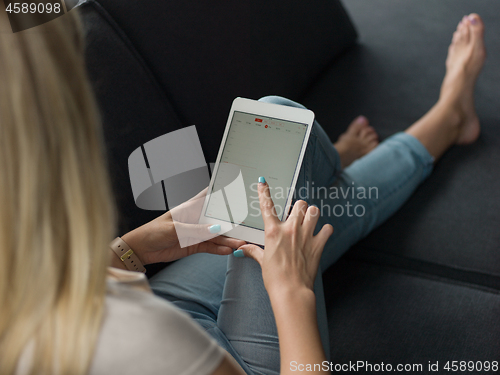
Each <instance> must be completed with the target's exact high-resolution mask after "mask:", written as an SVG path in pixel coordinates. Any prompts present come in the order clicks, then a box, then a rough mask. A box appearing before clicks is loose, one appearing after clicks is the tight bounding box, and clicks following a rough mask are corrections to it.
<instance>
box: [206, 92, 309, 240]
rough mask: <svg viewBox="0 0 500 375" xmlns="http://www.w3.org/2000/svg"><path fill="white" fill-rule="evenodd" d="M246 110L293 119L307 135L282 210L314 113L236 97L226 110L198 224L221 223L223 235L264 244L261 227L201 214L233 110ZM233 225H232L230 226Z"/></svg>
mask: <svg viewBox="0 0 500 375" xmlns="http://www.w3.org/2000/svg"><path fill="white" fill-rule="evenodd" d="M235 111H236V112H245V113H251V114H252V115H255V116H257V117H258V116H263V117H272V118H276V119H280V120H285V121H292V122H297V123H301V124H304V125H305V126H306V134H305V136H304V139H303V141H302V145H301V148H300V154H299V157H298V162H297V164H296V166H295V171H294V174H293V180H292V184H291V186H290V193H289V195H288V197H287V199H286V204H285V210H284V211H283V212H288V211H289V209H290V205H291V203H292V199H293V195H294V191H295V185H296V183H297V178H298V176H299V172H300V168H301V166H302V160H303V159H304V154H305V151H306V147H307V142H308V141H309V136H310V134H311V130H312V125H313V122H314V112H312V111H310V110H308V109H303V108H297V107H290V106H284V105H278V104H273V103H267V102H259V101H257V100H251V99H245V98H236V99H235V100H234V101H233V104H232V106H231V110H230V112H229V116H228V120H227V123H226V128H225V129H224V135H223V137H222V141H221V144H220V147H219V153H218V154H217V160H216V162H215V166H214V169H213V171H212V178H211V179H210V184H209V186H208V190H207V195H206V196H205V198H204V202H203V209H202V211H201V213H200V219H199V223H200V224H219V225H220V226H221V232H220V233H222V235H224V236H228V237H233V238H237V239H240V240H244V241H247V242H251V243H255V244H259V245H264V230H262V229H257V228H252V227H248V226H244V225H238V224H236V223H230V222H226V221H223V220H219V219H215V218H211V217H207V216H205V215H204V213H205V210H206V208H207V204H208V198H209V193H208V192H211V191H212V187H213V184H214V182H215V176H217V171H218V169H219V165H220V160H221V157H222V153H223V150H224V145H225V144H226V139H227V136H228V134H229V129H230V127H231V123H232V120H233V115H234V112H235ZM286 217H287V215H283V218H282V220H283V221H284V220H286ZM234 225H236V227H234V228H233V226H234Z"/></svg>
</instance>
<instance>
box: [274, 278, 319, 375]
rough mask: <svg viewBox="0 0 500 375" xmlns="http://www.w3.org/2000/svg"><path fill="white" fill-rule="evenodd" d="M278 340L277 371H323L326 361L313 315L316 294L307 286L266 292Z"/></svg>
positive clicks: (310, 372) (313, 372) (311, 372)
mask: <svg viewBox="0 0 500 375" xmlns="http://www.w3.org/2000/svg"><path fill="white" fill-rule="evenodd" d="M270 299H271V305H272V307H273V312H274V316H275V319H276V326H277V328H278V336H279V341H280V356H281V374H282V375H283V374H296V373H297V372H300V371H304V372H307V373H308V374H324V373H328V371H322V368H323V366H322V364H323V362H324V361H326V357H325V353H324V350H323V345H322V344H321V337H320V334H319V330H318V323H317V317H316V297H315V295H314V292H313V291H311V290H310V289H307V288H301V289H300V290H298V289H295V290H294V289H292V288H290V289H287V290H285V291H280V292H275V293H274V294H273V295H270Z"/></svg>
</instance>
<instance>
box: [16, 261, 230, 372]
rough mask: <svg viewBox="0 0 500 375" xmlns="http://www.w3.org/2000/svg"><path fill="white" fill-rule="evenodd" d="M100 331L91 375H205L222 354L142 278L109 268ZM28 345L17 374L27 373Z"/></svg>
mask: <svg viewBox="0 0 500 375" xmlns="http://www.w3.org/2000/svg"><path fill="white" fill-rule="evenodd" d="M107 286H108V290H107V295H106V301H105V310H104V316H103V323H102V329H101V333H100V335H99V339H98V342H97V346H96V351H95V356H94V359H93V361H92V364H91V367H90V375H112V374H120V375H149V374H151V375H158V374H161V375H170V374H172V375H174V374H175V375H191V374H192V375H195V374H196V375H209V374H212V373H213V372H214V371H215V369H216V368H217V367H218V366H219V364H220V363H221V361H222V359H223V357H224V355H225V353H226V352H225V351H224V350H223V349H222V348H221V347H219V346H218V345H217V343H216V342H215V341H214V340H213V339H212V338H211V337H210V336H208V335H207V334H206V333H205V331H204V330H203V329H202V328H201V327H200V326H199V325H198V324H197V323H196V322H195V321H194V320H192V319H191V318H190V317H189V316H188V315H187V314H186V313H184V312H182V311H181V310H179V309H177V308H176V307H175V306H174V305H173V304H171V303H169V302H167V301H165V300H163V299H161V298H159V297H156V296H154V295H153V293H152V292H151V289H150V288H149V284H148V282H147V279H146V276H145V275H144V274H142V273H138V272H130V271H123V270H119V269H116V268H108V280H107ZM32 349H33V345H28V348H26V350H25V352H24V353H23V355H22V356H21V360H20V363H19V366H18V368H17V372H16V374H18V375H21V374H25V373H26V364H27V363H29V362H28V361H29V358H30V356H31V353H32Z"/></svg>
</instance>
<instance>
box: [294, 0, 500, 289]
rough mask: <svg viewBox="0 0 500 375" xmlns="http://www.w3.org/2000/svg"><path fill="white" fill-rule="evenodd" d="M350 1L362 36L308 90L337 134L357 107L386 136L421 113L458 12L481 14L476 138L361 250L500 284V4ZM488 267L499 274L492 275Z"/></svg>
mask: <svg viewBox="0 0 500 375" xmlns="http://www.w3.org/2000/svg"><path fill="white" fill-rule="evenodd" d="M345 5H346V8H347V9H348V11H349V14H350V15H351V16H352V18H353V21H354V23H355V24H356V27H357V28H358V32H359V35H360V40H359V44H358V46H357V47H356V48H354V49H352V50H350V51H349V52H348V54H347V55H345V56H343V58H342V59H341V60H340V61H339V62H338V63H337V64H335V65H334V66H332V68H331V69H330V70H329V71H328V72H327V73H326V74H325V75H324V76H323V77H322V78H321V79H320V80H319V82H318V84H317V85H315V86H314V87H313V88H312V89H311V90H310V91H309V92H308V93H307V94H306V95H305V96H304V97H303V98H302V99H303V100H302V101H303V103H304V104H305V105H306V106H308V107H310V108H312V109H313V110H314V111H315V113H316V116H317V118H318V119H319V121H320V123H321V124H322V125H323V127H324V128H325V129H326V130H327V132H328V133H329V135H330V136H331V138H332V139H334V138H335V137H336V136H338V134H339V133H340V132H341V131H342V129H344V128H345V126H346V125H347V124H348V123H349V122H350V121H351V120H352V119H353V118H354V117H355V116H357V115H358V114H364V115H366V116H367V117H368V118H369V119H370V120H371V124H372V125H373V126H374V127H375V129H376V130H377V131H378V132H379V134H380V135H381V136H382V137H383V138H385V137H387V136H389V135H391V134H393V133H394V132H396V131H401V130H404V129H405V128H406V127H408V126H409V125H410V124H411V123H412V122H414V121H415V120H417V119H418V118H419V117H421V116H422V115H423V114H424V113H425V112H426V111H427V110H428V109H430V107H431V106H432V105H433V104H434V103H435V101H436V100H437V98H438V95H439V88H440V85H441V82H442V79H443V76H444V73H445V65H444V62H445V59H446V54H447V49H448V45H449V43H450V41H451V36H452V33H453V31H454V30H455V28H456V26H457V23H458V21H459V20H460V19H461V18H462V17H463V15H464V14H469V13H471V12H477V13H479V14H481V15H482V16H483V18H484V22H485V25H486V34H485V36H486V47H487V50H488V59H487V62H486V65H485V67H484V71H483V73H482V75H481V76H480V79H479V82H478V87H477V90H476V94H477V100H476V103H477V110H478V114H479V117H480V119H481V123H482V134H481V137H480V139H479V141H478V142H477V143H475V144H474V145H471V146H465V147H456V148H454V149H452V150H450V152H448V153H447V154H446V155H445V157H444V158H443V159H442V160H441V161H440V162H439V163H438V164H437V166H436V168H435V171H434V173H433V175H432V176H431V177H430V178H429V180H428V181H426V183H425V184H424V185H423V186H422V187H421V188H420V189H419V190H418V191H417V192H416V194H415V195H414V196H413V197H412V198H411V199H410V201H409V202H408V203H407V204H406V205H405V206H404V207H403V209H402V210H400V211H399V212H398V213H397V214H396V215H395V216H394V217H393V218H392V219H390V220H389V221H388V222H387V223H386V224H384V225H383V226H382V227H381V228H379V229H378V230H376V231H375V232H374V233H372V235H370V236H369V237H368V238H366V239H365V240H364V241H362V242H361V243H359V245H358V246H357V249H359V248H363V249H364V250H369V251H372V252H373V251H377V252H381V253H390V254H391V255H393V259H396V258H397V257H404V258H410V259H414V260H415V259H416V260H420V261H422V262H424V263H422V264H420V266H421V267H424V268H425V262H430V263H432V264H438V265H441V266H446V267H448V268H449V272H450V273H451V272H455V271H456V270H460V271H463V272H464V277H472V278H474V279H475V280H476V281H477V282H478V283H482V284H484V283H486V284H488V285H492V286H496V288H500V278H498V277H499V276H500V214H499V212H500V198H499V195H498V188H499V187H500V181H499V178H498V173H496V171H498V170H499V168H500V113H499V112H498V103H500V89H499V88H500V69H498V66H499V62H500V50H499V48H498V46H499V45H500V26H499V22H498V21H499V19H498V17H499V14H500V3H497V2H470V1H466V0H463V1H461V0H456V1H455V0H449V1H448V0H444V1H439V2H434V1H430V0H422V1H411V2H400V1H397V0H373V1H372V0H370V1H368V0H349V1H345ZM354 251H356V250H354ZM403 262H406V263H408V261H407V260H405V259H401V263H403ZM412 264H414V263H412ZM485 274H486V275H490V276H491V275H494V276H496V278H491V277H488V278H487V279H488V280H486V279H485V276H484V275H485Z"/></svg>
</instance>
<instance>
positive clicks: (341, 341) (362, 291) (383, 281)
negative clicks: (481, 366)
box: [323, 259, 500, 374]
mask: <svg viewBox="0 0 500 375" xmlns="http://www.w3.org/2000/svg"><path fill="white" fill-rule="evenodd" d="M323 281H324V283H325V284H326V285H328V292H327V293H326V295H325V298H326V304H327V309H328V321H329V326H330V348H331V353H332V362H334V363H348V362H349V361H352V362H356V361H368V362H370V363H372V364H373V363H378V364H380V363H382V362H384V363H386V364H388V363H389V364H392V365H393V366H396V365H397V364H407V363H408V364H423V365H424V370H425V371H423V373H430V372H429V371H426V370H428V369H427V364H428V362H429V361H431V362H432V363H435V362H436V361H439V363H440V371H439V372H438V373H446V371H444V370H443V366H444V365H445V363H446V361H461V360H463V361H471V360H472V361H485V360H489V361H493V360H498V353H500V341H499V340H498V338H499V337H500V321H499V319H498V312H499V311H500V295H499V294H498V292H496V291H492V290H488V289H486V288H478V287H476V286H475V285H472V284H466V283H459V282H453V283H450V282H449V280H447V279H441V278H438V277H433V276H429V275H425V274H419V273H416V272H411V271H405V270H400V269H397V268H392V267H385V266H378V265H372V264H369V263H363V262H353V261H349V260H345V259H342V260H340V261H339V262H337V263H336V264H335V265H334V266H333V267H331V268H330V269H329V270H328V271H327V273H326V274H325V275H324V277H323ZM372 373H373V372H372ZM404 373H407V374H409V373H417V372H404ZM463 373H475V372H463Z"/></svg>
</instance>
